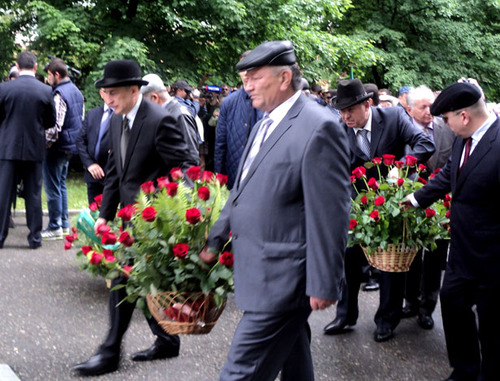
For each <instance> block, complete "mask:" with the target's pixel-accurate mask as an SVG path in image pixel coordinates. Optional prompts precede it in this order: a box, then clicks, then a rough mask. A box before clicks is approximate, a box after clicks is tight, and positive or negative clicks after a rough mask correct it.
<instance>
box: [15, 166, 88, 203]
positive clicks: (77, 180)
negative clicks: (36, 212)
mask: <svg viewBox="0 0 500 381" xmlns="http://www.w3.org/2000/svg"><path fill="white" fill-rule="evenodd" d="M66 188H67V189H68V209H82V208H85V207H86V206H88V205H89V204H88V201H87V184H86V183H85V181H83V172H73V171H71V172H69V173H68V178H67V179H66ZM42 208H43V209H44V210H47V197H46V196H45V190H44V189H43V187H42ZM24 209H25V205H24V199H23V198H20V197H18V198H17V199H16V210H24Z"/></svg>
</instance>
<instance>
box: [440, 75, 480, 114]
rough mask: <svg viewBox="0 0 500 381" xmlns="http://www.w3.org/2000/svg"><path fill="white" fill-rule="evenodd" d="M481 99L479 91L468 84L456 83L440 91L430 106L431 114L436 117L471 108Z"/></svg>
mask: <svg viewBox="0 0 500 381" xmlns="http://www.w3.org/2000/svg"><path fill="white" fill-rule="evenodd" d="M480 98H481V91H479V89H478V88H477V87H476V86H474V85H472V84H470V83H466V82H464V83H459V82H456V83H454V84H453V85H450V86H448V87H447V88H446V89H444V90H443V91H441V94H439V96H438V97H437V98H436V100H435V101H434V103H433V104H432V106H431V114H432V115H434V116H438V115H441V114H444V113H446V112H449V111H455V110H461V109H463V108H465V107H469V106H472V105H473V104H475V103H476V102H477V101H478V100H479V99H480Z"/></svg>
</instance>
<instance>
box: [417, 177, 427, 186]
mask: <svg viewBox="0 0 500 381" xmlns="http://www.w3.org/2000/svg"><path fill="white" fill-rule="evenodd" d="M417 181H418V182H419V183H422V184H424V185H425V184H427V180H425V179H423V178H422V177H419V178H418V179H417Z"/></svg>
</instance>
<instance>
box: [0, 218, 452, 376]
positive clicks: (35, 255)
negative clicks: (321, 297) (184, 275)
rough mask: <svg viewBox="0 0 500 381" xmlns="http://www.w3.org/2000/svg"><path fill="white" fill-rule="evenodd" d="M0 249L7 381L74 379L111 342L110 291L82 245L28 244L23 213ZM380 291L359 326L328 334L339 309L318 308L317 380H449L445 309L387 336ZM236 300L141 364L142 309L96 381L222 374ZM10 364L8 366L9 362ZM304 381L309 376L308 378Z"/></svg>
mask: <svg viewBox="0 0 500 381" xmlns="http://www.w3.org/2000/svg"><path fill="white" fill-rule="evenodd" d="M15 222H16V224H17V226H16V228H15V229H11V230H10V232H9V237H8V238H7V240H6V242H5V245H4V248H3V249H2V250H0V264H1V272H0V381H11V380H15V378H12V379H11V378H8V377H12V376H13V375H12V373H11V372H10V371H9V369H8V367H10V369H12V372H13V373H14V374H15V375H16V376H17V377H18V378H19V379H20V380H22V381H36V380H41V381H42V380H43V381H46V380H50V381H56V380H76V379H77V378H75V377H73V376H72V375H71V373H70V368H71V366H72V365H73V364H74V363H77V362H80V361H84V360H86V359H87V358H88V357H89V356H90V355H91V354H92V353H93V352H94V351H95V349H96V347H97V346H98V345H99V343H100V342H101V340H102V339H103V337H104V335H105V333H106V330H107V325H108V315H107V292H108V291H107V289H106V286H105V282H104V280H102V279H92V278H90V277H89V276H88V275H87V274H86V273H83V272H81V271H80V270H79V269H78V264H77V262H76V259H75V251H74V250H70V251H64V250H63V241H52V242H44V244H43V246H42V248H40V249H38V250H30V249H28V247H27V246H28V245H27V241H26V236H27V234H28V230H27V228H26V226H25V221H24V216H21V215H20V214H18V215H17V216H16V217H15ZM377 303H378V292H361V293H360V310H361V313H360V315H361V316H360V319H359V321H358V325H357V326H356V329H355V330H353V331H352V332H350V333H348V334H345V335H341V336H325V335H323V333H322V330H323V327H324V326H325V325H326V324H327V323H328V322H329V321H330V320H332V318H333V316H334V314H335V309H334V308H330V309H329V310H327V311H321V312H313V314H312V315H311V318H310V324H311V328H312V343H311V348H312V353H313V359H314V365H315V374H316V380H322V381H334V380H348V381H365V380H366V381H368V380H369V381H378V380H380V381H387V380H398V381H403V380H411V381H414V380H417V381H424V380H441V379H444V378H446V377H447V376H448V375H449V373H450V368H449V365H448V360H447V356H446V348H445V343H444V337H443V329H442V323H441V318H440V311H439V310H438V311H436V312H435V314H434V318H435V321H436V327H435V328H434V329H433V330H431V331H425V330H422V329H421V328H419V327H418V325H417V323H416V320H414V319H407V320H403V321H402V322H401V324H400V325H399V327H398V328H397V329H396V337H395V338H394V339H393V340H391V341H389V342H386V343H375V342H374V341H373V339H372V335H373V331H374V329H375V324H374V322H373V316H374V314H375V310H376V307H377ZM239 316H240V312H239V311H238V310H237V309H236V307H235V305H234V300H233V299H232V298H230V299H229V302H228V306H227V308H226V310H225V311H224V313H223V315H222V316H221V318H220V320H219V322H218V323H217V325H216V327H215V328H214V329H213V330H212V332H211V333H210V334H208V335H200V336H182V338H181V354H180V356H179V357H178V358H175V359H170V360H165V361H153V362H149V363H134V362H132V361H130V359H129V356H130V354H132V353H133V352H135V351H138V350H141V349H144V348H147V347H148V346H149V345H150V344H151V343H152V342H153V336H152V334H151V332H150V331H149V327H148V325H147V323H146V321H145V319H144V318H143V317H142V316H141V313H140V312H139V311H136V313H135V314H134V318H133V321H132V324H131V326H130V328H129V330H128V332H127V334H126V336H125V340H124V343H123V348H122V349H123V357H122V360H121V364H120V369H119V371H117V372H115V373H112V374H110V375H106V376H102V377H98V378H95V379H97V380H148V381H155V380H183V381H200V380H201V381H205V380H217V376H218V372H219V370H220V368H221V367H222V365H223V364H224V360H225V357H226V354H227V351H228V348H229V345H230V342H231V339H232V335H233V332H234V329H235V326H236V323H237V321H238V319H239ZM7 366H8V367H7ZM305 381H306V380H305Z"/></svg>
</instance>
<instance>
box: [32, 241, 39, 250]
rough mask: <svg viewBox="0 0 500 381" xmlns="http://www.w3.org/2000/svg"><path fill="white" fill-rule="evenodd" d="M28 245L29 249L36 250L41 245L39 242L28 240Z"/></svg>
mask: <svg viewBox="0 0 500 381" xmlns="http://www.w3.org/2000/svg"><path fill="white" fill-rule="evenodd" d="M29 245H30V249H31V250H36V249H39V248H41V247H42V243H41V242H30V243H29Z"/></svg>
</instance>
